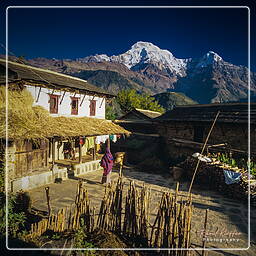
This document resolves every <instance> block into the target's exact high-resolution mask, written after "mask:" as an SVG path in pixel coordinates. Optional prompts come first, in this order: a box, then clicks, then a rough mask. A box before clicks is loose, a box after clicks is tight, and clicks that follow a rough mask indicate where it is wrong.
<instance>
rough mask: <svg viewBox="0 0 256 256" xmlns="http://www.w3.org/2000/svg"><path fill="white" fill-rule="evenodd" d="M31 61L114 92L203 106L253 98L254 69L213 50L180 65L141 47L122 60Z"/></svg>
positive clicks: (103, 57) (166, 53) (172, 58)
mask: <svg viewBox="0 0 256 256" xmlns="http://www.w3.org/2000/svg"><path fill="white" fill-rule="evenodd" d="M25 61H26V64H29V65H32V66H37V67H42V68H46V69H50V70H54V71H57V72H61V73H64V74H68V75H73V76H77V77H79V78H82V79H88V80H89V81H90V82H91V83H93V84H94V85H96V86H100V87H103V88H104V89H106V90H109V91H111V92H113V91H117V90H121V89H124V88H126V89H127V88H131V89H132V88H134V89H136V90H137V91H139V92H144V93H148V94H151V95H154V94H158V93H163V92H172V91H173V92H181V93H183V94H185V95H186V96H188V97H190V98H191V99H192V100H194V101H196V102H198V103H213V102H230V101H232V102H234V101H245V100H246V98H247V97H248V72H249V70H248V68H247V67H244V66H241V65H240V66H236V65H233V64H231V63H229V62H226V61H224V60H223V58H222V57H221V56H219V55H218V54H217V53H215V52H214V51H212V50H211V51H208V52H207V53H205V54H204V55H203V56H202V57H199V58H187V59H179V58H176V57H175V56H174V55H173V54H172V53H171V52H170V51H168V50H163V49H160V48H159V47H158V46H156V45H154V44H152V43H150V42H142V41H139V42H137V43H135V44H134V45H132V46H131V48H130V49H129V50H128V51H126V52H124V53H121V54H119V55H113V56H108V55H107V54H96V55H94V56H87V57H83V58H77V59H75V60H70V59H63V60H58V59H47V58H35V59H30V60H25ZM117 73H118V74H117ZM250 79H251V88H250V89H251V95H252V98H255V97H256V74H255V73H253V72H250Z"/></svg>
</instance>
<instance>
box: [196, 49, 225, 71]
mask: <svg viewBox="0 0 256 256" xmlns="http://www.w3.org/2000/svg"><path fill="white" fill-rule="evenodd" d="M220 61H222V58H221V57H220V56H219V55H218V54H217V53H215V52H213V51H209V52H207V53H206V54H205V55H204V56H203V57H202V58H201V59H199V62H198V63H197V65H196V67H197V68H205V67H207V66H209V65H212V64H214V63H216V62H220Z"/></svg>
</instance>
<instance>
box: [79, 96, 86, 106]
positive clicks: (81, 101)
mask: <svg viewBox="0 0 256 256" xmlns="http://www.w3.org/2000/svg"><path fill="white" fill-rule="evenodd" d="M85 96H86V94H84V97H83V99H82V101H81V103H80V107H81V106H82V104H83V102H84V99H85Z"/></svg>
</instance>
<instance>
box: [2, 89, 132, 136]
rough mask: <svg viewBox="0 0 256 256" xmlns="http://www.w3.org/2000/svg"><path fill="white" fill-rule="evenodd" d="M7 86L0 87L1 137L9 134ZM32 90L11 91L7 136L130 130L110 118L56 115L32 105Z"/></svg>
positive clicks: (98, 133)
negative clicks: (6, 101)
mask: <svg viewBox="0 0 256 256" xmlns="http://www.w3.org/2000/svg"><path fill="white" fill-rule="evenodd" d="M5 99H6V95H5V90H4V88H1V89H0V111H1V112H0V137H1V138H5V137H6V122H5V117H6V114H5ZM32 102H33V98H32V96H31V94H30V93H29V92H28V91H26V90H23V91H21V92H18V91H9V93H8V138H10V139H36V138H51V137H54V136H58V137H75V136H96V135H106V134H129V132H128V131H127V130H125V129H124V128H122V127H120V126H119V125H116V124H114V123H113V122H111V121H109V120H104V119H97V118H89V117H81V118H79V117H72V118H69V117H62V116H61V117H53V116H50V114H49V113H48V111H47V110H45V109H43V108H42V107H39V106H34V107H32Z"/></svg>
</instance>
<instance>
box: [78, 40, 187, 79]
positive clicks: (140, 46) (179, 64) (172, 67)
mask: <svg viewBox="0 0 256 256" xmlns="http://www.w3.org/2000/svg"><path fill="white" fill-rule="evenodd" d="M78 60H79V61H82V62H91V61H97V62H101V61H110V62H117V63H122V64H124V65H125V66H126V67H128V68H129V69H132V70H137V69H138V66H140V65H142V64H154V65H156V66H157V67H158V68H159V69H160V70H162V69H166V70H168V71H169V72H172V73H173V74H175V75H179V76H184V74H185V70H186V66H187V62H188V61H189V59H178V58H175V57H174V56H173V54H172V53H171V52H169V51H168V50H162V49H160V48H159V47H157V46H156V45H154V44H152V43H149V42H142V41H139V42H137V43H135V44H134V45H132V47H131V49H130V50H128V51H127V52H125V53H122V54H120V55H117V56H115V55H113V56H110V57H109V56H107V55H106V54H96V55H94V56H89V57H86V58H82V59H78Z"/></svg>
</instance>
